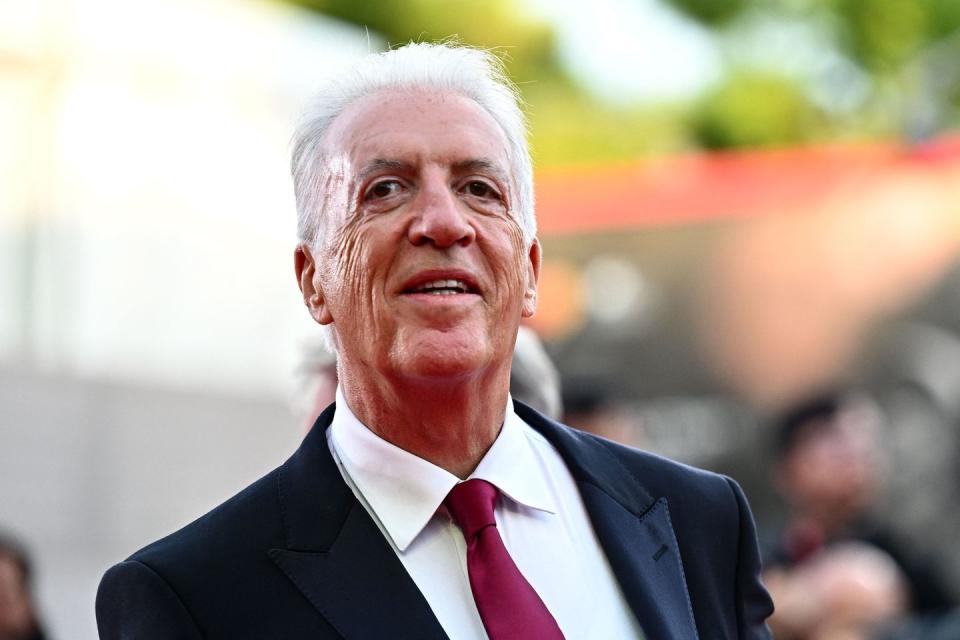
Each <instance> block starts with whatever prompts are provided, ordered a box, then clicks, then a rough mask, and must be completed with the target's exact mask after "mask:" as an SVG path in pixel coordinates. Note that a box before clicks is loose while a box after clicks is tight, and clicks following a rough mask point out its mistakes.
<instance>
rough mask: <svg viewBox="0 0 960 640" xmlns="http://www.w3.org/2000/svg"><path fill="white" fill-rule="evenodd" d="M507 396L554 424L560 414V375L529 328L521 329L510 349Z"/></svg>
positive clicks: (561, 410)
mask: <svg viewBox="0 0 960 640" xmlns="http://www.w3.org/2000/svg"><path fill="white" fill-rule="evenodd" d="M510 395H511V396H513V399H514V400H519V401H520V402H522V403H524V404H526V405H529V406H530V407H532V408H534V409H536V410H537V411H539V412H540V413H542V414H543V415H545V416H547V417H548V418H551V419H553V420H559V419H560V418H561V416H562V414H563V401H562V399H561V398H562V396H561V392H560V374H559V373H557V367H556V366H555V365H554V364H553V361H552V360H551V359H550V356H548V355H547V351H546V349H544V348H543V342H541V341H540V336H538V335H537V332H536V331H534V330H533V329H531V328H530V327H525V326H522V325H521V326H520V328H519V329H518V330H517V342H516V344H515V345H514V347H513V363H512V365H511V367H510Z"/></svg>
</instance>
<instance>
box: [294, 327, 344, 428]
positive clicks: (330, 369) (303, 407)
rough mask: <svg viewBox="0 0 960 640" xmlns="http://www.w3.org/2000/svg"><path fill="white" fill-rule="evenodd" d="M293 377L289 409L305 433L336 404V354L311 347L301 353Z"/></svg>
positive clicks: (324, 349) (317, 346) (319, 347)
mask: <svg viewBox="0 0 960 640" xmlns="http://www.w3.org/2000/svg"><path fill="white" fill-rule="evenodd" d="M297 373H298V374H299V375H298V377H299V384H298V385H297V388H296V392H295V395H294V397H293V400H292V405H293V410H294V413H295V415H296V417H297V419H298V421H299V422H300V424H301V425H303V432H304V433H307V432H309V431H310V429H311V428H312V427H313V423H314V422H315V421H316V419H317V416H318V415H320V414H321V413H323V410H324V409H326V408H327V407H328V406H330V405H331V404H333V401H334V400H336V395H337V382H338V381H337V354H336V353H334V352H332V351H331V350H330V349H328V348H327V346H326V345H325V344H320V343H318V344H311V345H310V346H309V347H308V348H307V349H305V350H304V355H303V361H302V362H301V364H300V367H299V368H298V370H297Z"/></svg>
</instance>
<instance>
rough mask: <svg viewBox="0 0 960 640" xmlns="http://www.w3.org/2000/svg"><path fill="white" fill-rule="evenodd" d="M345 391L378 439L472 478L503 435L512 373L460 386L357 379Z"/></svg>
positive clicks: (346, 380) (346, 379)
mask: <svg viewBox="0 0 960 640" xmlns="http://www.w3.org/2000/svg"><path fill="white" fill-rule="evenodd" d="M344 373H346V375H343V376H342V377H341V379H340V387H341V390H342V392H343V395H344V398H345V399H346V401H347V404H349V405H350V409H351V411H353V413H354V415H356V416H357V418H358V419H359V420H360V421H361V422H362V423H363V424H365V425H366V426H367V427H368V428H369V429H370V430H371V431H373V432H374V433H376V434H377V435H378V436H380V437H381V438H383V439H384V440H386V441H387V442H390V443H391V444H393V445H395V446H398V447H400V448H401V449H403V450H405V451H409V452H410V453H412V454H414V455H417V456H419V457H421V458H423V459H424V460H428V461H430V462H432V463H433V464H435V465H437V466H438V467H441V468H443V469H446V470H447V471H449V472H450V473H452V474H453V475H455V476H457V477H458V478H460V479H465V478H467V477H468V476H469V475H470V474H471V473H472V472H473V470H474V469H476V468H477V465H478V464H479V463H480V460H481V459H482V458H483V456H484V455H485V454H486V453H487V450H488V449H489V448H490V446H491V445H492V444H493V442H494V440H496V439H497V436H498V435H499V433H500V427H501V426H502V425H503V421H504V417H505V416H504V409H505V408H506V406H507V394H508V392H509V386H510V369H509V363H508V364H507V367H506V371H505V372H504V371H502V370H496V371H492V372H485V373H483V374H478V375H476V376H470V377H467V378H464V379H457V380H453V381H451V380H446V379H441V380H435V379H413V380H410V379H396V380H394V379H387V378H384V377H379V376H374V377H365V376H351V375H350V374H349V372H344Z"/></svg>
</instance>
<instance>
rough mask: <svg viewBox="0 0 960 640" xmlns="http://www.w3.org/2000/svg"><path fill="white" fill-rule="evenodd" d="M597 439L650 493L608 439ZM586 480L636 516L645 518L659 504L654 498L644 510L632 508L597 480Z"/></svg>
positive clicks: (631, 476) (623, 468)
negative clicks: (612, 494) (611, 493)
mask: <svg viewBox="0 0 960 640" xmlns="http://www.w3.org/2000/svg"><path fill="white" fill-rule="evenodd" d="M597 440H598V442H600V444H601V445H602V446H603V448H604V449H605V450H606V451H607V453H608V454H609V455H610V457H611V458H613V460H614V462H616V463H617V466H618V467H620V469H621V470H622V471H624V472H625V473H626V474H627V475H628V476H630V478H632V479H633V482H634V483H635V484H636V485H637V486H638V487H640V488H641V489H643V490H644V491H645V492H646V493H647V495H649V492H647V491H646V488H645V487H644V486H643V483H642V482H640V478H638V477H637V476H636V474H635V473H634V472H633V471H632V470H631V469H630V467H628V466H627V465H625V464H624V463H623V461H622V460H620V457H619V456H618V455H617V452H616V451H615V450H614V449H613V447H611V446H610V443H609V442H607V441H606V440H604V439H603V438H598V439H597ZM586 482H587V483H588V484H591V485H593V486H595V487H597V488H598V489H600V490H601V491H603V492H604V493H605V494H607V495H608V496H610V497H611V498H613V499H614V500H615V501H616V502H617V503H618V504H621V505H623V506H624V507H625V508H626V509H627V510H628V511H629V512H630V513H632V514H633V515H634V516H636V517H637V518H640V519H643V517H644V516H645V515H646V514H647V513H649V512H650V510H651V509H653V508H654V507H655V506H656V504H657V500H656V499H654V500H651V502H650V504H649V505H647V506H646V507H645V508H644V509H643V510H642V511H641V510H639V509H637V510H634V509H633V508H631V506H628V505H624V504H623V503H622V502H620V501H619V500H617V499H616V498H614V497H613V496H611V495H610V492H609V491H607V490H606V489H604V488H603V487H601V486H600V485H599V484H597V483H596V482H593V481H591V480H587V481H586ZM650 497H651V498H652V497H653V496H650ZM638 511H639V513H638ZM670 526H671V527H672V526H673V524H672V523H671V525H670Z"/></svg>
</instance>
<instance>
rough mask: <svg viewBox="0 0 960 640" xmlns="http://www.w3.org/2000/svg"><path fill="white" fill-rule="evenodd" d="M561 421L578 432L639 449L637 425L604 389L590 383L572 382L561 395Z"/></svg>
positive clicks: (577, 380)
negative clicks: (562, 410)
mask: <svg viewBox="0 0 960 640" xmlns="http://www.w3.org/2000/svg"><path fill="white" fill-rule="evenodd" d="M563 408H564V413H563V421H564V422H565V423H566V424H568V425H570V426H571V427H574V428H575V429H580V430H581V431H586V432H588V433H593V434H596V435H598V436H602V437H604V438H607V439H608V440H613V441H614V442H619V443H621V444H627V445H630V446H640V445H641V438H640V426H639V423H638V421H637V420H636V419H634V417H633V416H632V415H630V413H629V411H628V410H627V408H626V407H624V406H623V405H622V404H621V403H620V402H618V401H617V400H616V399H614V398H613V397H612V396H611V394H610V392H609V391H608V390H607V388H606V387H604V386H603V385H601V384H599V383H597V382H596V381H595V380H592V379H582V378H581V379H574V380H571V381H570V384H568V385H567V387H566V391H565V392H564V395H563Z"/></svg>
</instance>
